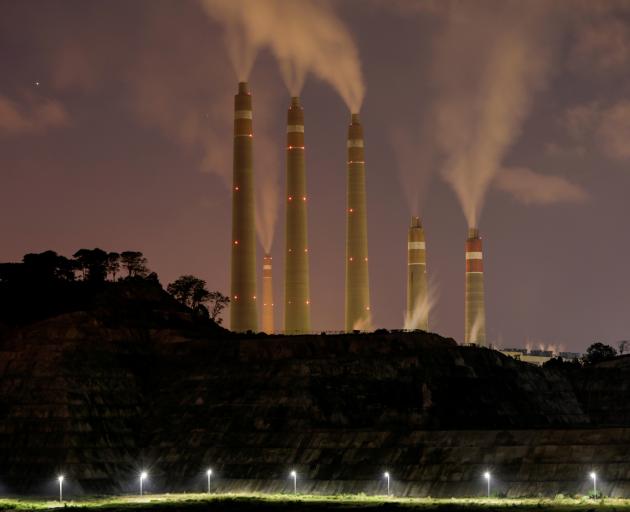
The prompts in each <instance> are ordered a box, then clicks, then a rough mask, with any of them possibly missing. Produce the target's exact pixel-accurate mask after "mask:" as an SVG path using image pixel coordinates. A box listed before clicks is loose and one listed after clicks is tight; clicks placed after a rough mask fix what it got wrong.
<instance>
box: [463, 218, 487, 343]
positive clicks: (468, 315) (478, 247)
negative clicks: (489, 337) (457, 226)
mask: <svg viewBox="0 0 630 512" xmlns="http://www.w3.org/2000/svg"><path fill="white" fill-rule="evenodd" d="M465 300H466V303H465V332H464V342H465V343H476V344H477V345H481V346H485V345H486V307H485V300H484V289H483V251H482V244H481V237H480V236H479V230H478V229H476V228H470V229H469V230H468V240H466V297H465Z"/></svg>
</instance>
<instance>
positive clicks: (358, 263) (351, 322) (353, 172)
mask: <svg viewBox="0 0 630 512" xmlns="http://www.w3.org/2000/svg"><path fill="white" fill-rule="evenodd" d="M347 192H348V206H347V212H346V213H347V218H348V220H347V224H346V315H345V316H346V331H352V330H354V329H360V330H367V329H370V327H371V323H372V322H371V314H370V283H369V276H368V243H367V211H366V194H365V155H364V149H363V127H362V126H361V121H360V120H359V114H352V120H351V123H350V126H349V127H348V190H347Z"/></svg>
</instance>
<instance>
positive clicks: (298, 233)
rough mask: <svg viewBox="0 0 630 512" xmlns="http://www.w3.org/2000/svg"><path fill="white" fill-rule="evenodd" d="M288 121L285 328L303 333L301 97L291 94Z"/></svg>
mask: <svg viewBox="0 0 630 512" xmlns="http://www.w3.org/2000/svg"><path fill="white" fill-rule="evenodd" d="M287 121H288V124H287V203H286V205H287V207H286V236H285V243H286V253H285V267H284V270H285V274H284V332H285V333H286V334H303V333H307V332H309V331H310V330H311V314H310V309H311V306H310V297H309V293H310V290H309V276H308V237H307V229H306V202H307V197H306V164H305V158H304V110H303V109H302V107H301V106H300V98H298V97H293V98H291V106H290V107H289V112H288V117H287Z"/></svg>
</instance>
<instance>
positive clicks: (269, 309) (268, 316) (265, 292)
mask: <svg viewBox="0 0 630 512" xmlns="http://www.w3.org/2000/svg"><path fill="white" fill-rule="evenodd" d="M262 286H263V288H262V300H263V307H262V330H263V332H266V333H267V334H273V332H274V315H273V310H274V304H273V274H272V268H271V256H270V255H269V254H265V257H264V258H263V282H262Z"/></svg>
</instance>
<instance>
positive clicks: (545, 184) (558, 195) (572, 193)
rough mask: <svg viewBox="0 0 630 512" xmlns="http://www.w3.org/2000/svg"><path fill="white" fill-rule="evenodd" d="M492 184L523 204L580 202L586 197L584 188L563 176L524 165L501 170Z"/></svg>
mask: <svg viewBox="0 0 630 512" xmlns="http://www.w3.org/2000/svg"><path fill="white" fill-rule="evenodd" d="M494 185H495V187H496V188H498V189H500V190H503V191H505V192H508V193H510V194H512V195H513V196H514V197H515V198H516V199H517V200H518V201H520V202H521V203H524V204H552V203H558V202H565V203H576V202H577V203H580V202H583V201H585V200H586V199H587V197H588V194H587V193H586V190H584V189H583V188H582V187H580V186H579V185H576V184H574V183H571V182H570V181H568V180H566V179H565V178H562V177H560V176H548V175H545V174H539V173H537V172H534V171H532V170H530V169H527V168H524V167H518V168H510V169H503V170H501V172H500V173H499V174H498V176H497V177H496V180H495V182H494Z"/></svg>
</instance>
